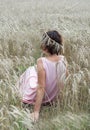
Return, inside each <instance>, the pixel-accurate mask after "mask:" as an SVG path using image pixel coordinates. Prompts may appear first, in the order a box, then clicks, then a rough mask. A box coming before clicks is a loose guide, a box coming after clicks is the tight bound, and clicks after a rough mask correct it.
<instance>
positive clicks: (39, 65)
mask: <svg viewBox="0 0 90 130" xmlns="http://www.w3.org/2000/svg"><path fill="white" fill-rule="evenodd" d="M37 69H38V70H39V71H40V70H42V69H44V68H43V62H42V58H38V59H37Z"/></svg>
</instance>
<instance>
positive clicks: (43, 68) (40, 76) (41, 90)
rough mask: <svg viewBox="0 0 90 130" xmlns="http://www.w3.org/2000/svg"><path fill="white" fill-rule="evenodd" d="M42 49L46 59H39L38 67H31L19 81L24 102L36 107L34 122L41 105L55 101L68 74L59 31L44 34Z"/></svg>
mask: <svg viewBox="0 0 90 130" xmlns="http://www.w3.org/2000/svg"><path fill="white" fill-rule="evenodd" d="M41 49H42V51H43V53H44V54H45V57H40V58H39V59H37V65H36V67H34V66H32V67H29V68H28V69H27V70H26V71H25V72H24V73H23V74H22V75H21V77H20V81H19V88H20V89H19V90H20V94H21V95H22V102H24V103H28V104H32V105H34V112H33V113H32V114H31V116H32V118H33V120H38V118H39V112H40V108H41V104H45V103H48V102H49V103H50V102H53V101H54V100H55V98H56V96H57V95H58V93H59V92H60V91H59V90H60V89H62V88H63V86H64V80H65V77H66V73H67V69H66V63H65V60H64V59H65V58H64V56H63V55H61V53H62V51H63V44H62V36H61V35H60V34H59V33H58V32H57V31H55V30H53V31H48V32H46V33H44V34H43V37H42V43H41ZM58 83H59V84H60V85H59V86H58Z"/></svg>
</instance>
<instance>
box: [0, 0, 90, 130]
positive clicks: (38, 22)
mask: <svg viewBox="0 0 90 130" xmlns="http://www.w3.org/2000/svg"><path fill="white" fill-rule="evenodd" d="M89 7H90V1H89V0H86V1H84V0H79V1H78V0H75V1H73V0H68V1H66V0H63V1H61V0H52V1H50V0H34V1H33V0H19V1H18V0H4V1H3V0H0V12H1V13H0V130H26V129H27V128H28V129H30V130H35V129H37V130H42V129H43V130H44V129H45V130H46V129H47V130H89V129H90V114H89V113H90V43H89V42H90V37H89V36H90V22H89V21H90V13H89V12H90V8H89ZM48 29H56V30H58V31H59V32H60V33H61V34H62V35H63V36H64V39H65V40H64V46H65V53H64V55H65V56H66V58H67V61H68V69H69V76H68V77H67V79H66V81H65V87H64V90H63V91H62V92H61V95H62V98H61V100H60V99H58V100H57V105H53V106H52V107H49V106H42V109H41V113H40V119H39V122H38V123H36V124H34V123H32V121H31V119H30V112H31V111H30V110H28V109H27V110H24V109H23V108H22V104H21V102H20V97H19V95H18V89H17V88H16V87H15V84H16V82H17V80H18V77H19V76H20V75H21V74H22V73H23V72H24V71H25V70H26V68H27V67H29V66H31V65H33V64H35V63H36V59H37V58H38V57H39V56H40V53H41V51H40V49H39V45H40V40H41V35H42V33H43V32H44V31H47V30H48Z"/></svg>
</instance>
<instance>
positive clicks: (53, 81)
mask: <svg viewBox="0 0 90 130" xmlns="http://www.w3.org/2000/svg"><path fill="white" fill-rule="evenodd" d="M42 63H43V67H44V69H45V74H46V86H45V96H44V102H48V101H52V100H53V99H54V98H55V97H56V95H57V93H58V92H59V86H58V85H57V82H58V80H61V79H63V78H62V76H63V75H65V73H66V66H65V63H64V56H58V58H57V59H54V58H52V59H48V58H46V57H45V58H44V57H43V58H42ZM61 87H62V86H61Z"/></svg>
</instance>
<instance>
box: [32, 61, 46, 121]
mask: <svg viewBox="0 0 90 130" xmlns="http://www.w3.org/2000/svg"><path fill="white" fill-rule="evenodd" d="M37 73H38V87H37V94H36V101H35V105H34V113H33V115H32V116H33V119H34V121H36V120H38V118H39V112H40V108H41V104H42V100H43V97H44V93H45V70H44V68H43V63H42V60H41V59H38V60H37Z"/></svg>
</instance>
